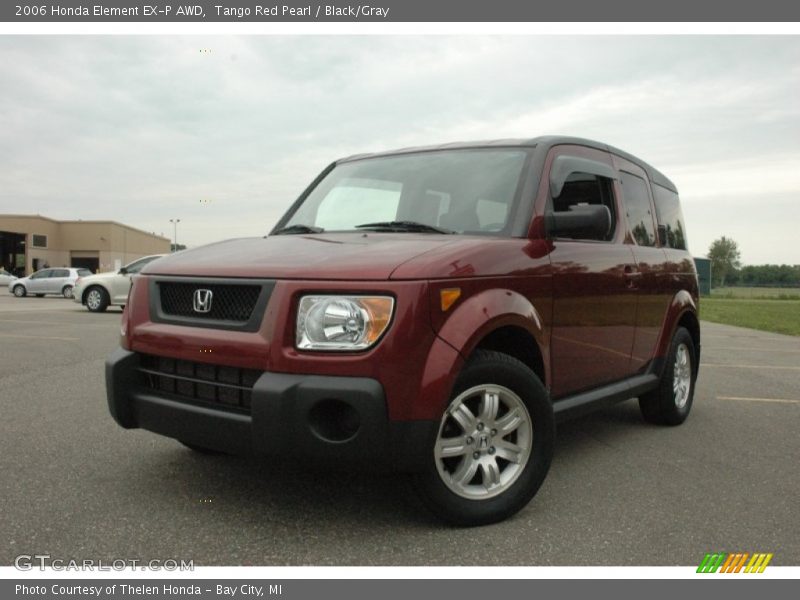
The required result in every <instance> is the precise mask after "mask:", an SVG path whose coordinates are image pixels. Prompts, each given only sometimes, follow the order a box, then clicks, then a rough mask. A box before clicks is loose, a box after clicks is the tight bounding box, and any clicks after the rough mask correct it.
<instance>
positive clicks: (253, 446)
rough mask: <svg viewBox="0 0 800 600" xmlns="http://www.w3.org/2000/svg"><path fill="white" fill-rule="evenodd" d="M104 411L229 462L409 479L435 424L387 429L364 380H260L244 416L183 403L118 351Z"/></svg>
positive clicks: (379, 400)
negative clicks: (289, 463)
mask: <svg viewBox="0 0 800 600" xmlns="http://www.w3.org/2000/svg"><path fill="white" fill-rule="evenodd" d="M106 391H107V397H108V406H109V410H110V412H111V415H112V416H113V418H114V420H115V421H116V422H117V423H118V424H119V425H121V426H122V427H124V428H126V429H131V428H136V427H140V428H142V429H146V430H149V431H152V432H155V433H159V434H161V435H165V436H168V437H172V438H175V439H178V440H181V441H183V442H187V443H189V444H194V445H198V446H202V447H206V448H211V449H216V450H221V451H225V452H230V453H234V454H265V455H273V456H284V457H286V458H293V459H296V458H302V459H309V460H311V461H313V462H315V463H319V464H325V465H331V466H337V465H343V464H344V465H353V464H355V465H359V466H363V467H369V468H378V469H386V468H389V469H395V470H404V471H416V470H420V469H422V468H424V466H425V464H426V463H427V462H428V461H429V460H430V456H429V455H431V454H432V445H431V444H432V442H433V439H434V436H435V433H436V428H437V426H438V423H436V422H435V421H391V420H390V419H389V418H388V415H387V408H386V401H385V398H384V391H383V387H382V386H381V384H380V383H379V382H378V381H376V380H374V379H370V378H365V377H338V376H323V375H298V374H289V373H272V372H264V373H263V374H261V376H260V377H259V378H258V379H257V380H256V382H255V384H254V386H253V388H252V394H251V399H250V407H249V412H248V413H246V414H245V413H243V412H236V411H231V410H225V409H224V408H222V407H215V406H209V405H207V404H203V403H200V402H197V403H195V402H187V401H186V400H185V399H181V398H178V397H176V396H174V395H172V394H168V393H163V392H160V391H158V390H154V389H152V388H150V387H148V386H146V385H144V382H143V375H142V372H141V371H140V355H139V354H137V353H135V352H129V351H127V350H125V349H123V348H118V349H117V350H115V351H114V352H113V353H112V355H111V356H110V357H109V358H108V359H107V361H106Z"/></svg>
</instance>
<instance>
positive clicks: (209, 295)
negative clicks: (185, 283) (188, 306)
mask: <svg viewBox="0 0 800 600" xmlns="http://www.w3.org/2000/svg"><path fill="white" fill-rule="evenodd" d="M213 299H214V293H213V292H212V291H211V290H202V289H198V290H195V291H194V296H193V297H192V307H193V308H194V312H199V313H207V312H209V311H210V310H211V301H212V300H213Z"/></svg>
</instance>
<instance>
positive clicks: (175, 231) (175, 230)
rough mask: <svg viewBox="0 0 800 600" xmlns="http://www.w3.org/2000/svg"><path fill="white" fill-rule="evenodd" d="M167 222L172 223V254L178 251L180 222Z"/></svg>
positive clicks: (178, 220)
mask: <svg viewBox="0 0 800 600" xmlns="http://www.w3.org/2000/svg"><path fill="white" fill-rule="evenodd" d="M169 222H170V223H172V239H173V243H172V251H173V252H177V251H178V223H180V222H181V220H180V219H170V220H169Z"/></svg>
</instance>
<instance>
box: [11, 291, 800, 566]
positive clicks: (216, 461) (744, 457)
mask: <svg viewBox="0 0 800 600" xmlns="http://www.w3.org/2000/svg"><path fill="white" fill-rule="evenodd" d="M120 314H121V312H120V310H119V309H110V310H109V311H108V312H107V313H105V314H90V313H89V312H88V311H86V310H85V308H82V307H79V306H78V305H77V304H75V303H73V302H71V301H68V300H64V299H61V298H24V299H16V298H13V297H11V296H9V295H8V294H7V293H6V291H5V290H0V348H2V352H0V356H2V360H0V407H1V408H2V413H1V414H2V419H0V457H2V458H0V481H2V486H0V500H1V501H2V502H1V504H0V540H2V547H0V564H5V565H8V564H12V563H13V560H14V557H15V556H17V555H20V554H37V553H38V554H50V555H51V556H52V557H54V558H62V559H84V558H94V559H104V560H111V559H118V558H124V559H142V560H149V559H175V558H177V559H184V560H188V559H193V560H194V561H195V564H196V565H299V564H304V565H307V564H311V565H590V564H596V565H696V564H698V563H699V562H700V560H701V559H702V558H703V556H704V554H705V553H706V552H711V551H726V552H735V551H743V552H772V553H774V555H775V556H774V558H773V561H772V564H775V565H797V564H800V519H799V518H798V516H800V512H799V511H798V506H800V505H799V504H798V497H800V471H799V470H798V465H800V436H799V435H798V431H800V338H793V337H788V336H781V335H776V334H769V333H762V332H757V331H753V330H747V329H740V328H735V327H728V326H722V325H714V324H711V323H703V328H702V331H703V354H702V363H703V364H702V367H701V372H700V378H699V381H698V387H697V393H696V395H695V404H694V408H693V410H692V414H691V416H690V418H689V420H688V421H687V422H686V423H685V424H684V425H683V426H681V427H677V428H660V427H655V426H650V425H647V424H645V423H644V422H643V421H642V420H641V418H640V416H639V410H638V406H637V404H636V402H635V401H627V402H624V403H622V404H618V405H616V406H614V407H612V408H610V409H607V410H605V411H603V412H600V413H597V414H594V415H592V416H589V417H586V418H583V419H580V420H577V421H572V422H569V423H565V424H563V425H561V426H559V431H558V441H557V446H556V456H555V460H554V462H553V465H552V468H551V470H550V474H549V476H548V478H547V480H546V481H545V483H544V485H543V487H542V489H541V491H540V492H539V494H538V495H537V497H536V498H535V499H534V501H533V502H532V503H531V504H530V505H529V506H528V507H527V508H526V509H524V510H523V511H522V512H521V513H519V514H518V515H517V516H516V517H514V518H513V519H511V520H509V521H507V522H504V523H501V524H497V525H492V526H488V527H483V528H480V529H456V528H452V527H447V526H444V525H442V524H440V523H438V522H437V521H436V520H434V519H433V518H432V517H430V516H429V515H428V514H427V513H426V512H425V511H424V510H423V509H422V508H421V507H420V506H419V505H418V504H417V503H416V501H415V499H414V497H413V495H412V494H411V493H410V491H409V489H408V488H409V482H408V480H407V479H406V478H404V477H398V476H393V475H390V474H381V475H375V474H363V473H358V472H345V473H332V472H327V471H325V472H322V471H319V470H313V469H312V468H309V467H308V466H306V465H299V464H285V463H284V464H282V463H277V462H275V461H270V460H264V459H259V460H256V459H247V458H237V457H209V456H202V455H197V454H195V453H193V452H191V451H189V450H187V449H185V448H184V447H182V446H181V445H180V444H178V443H177V442H174V441H171V440H169V439H166V438H161V437H158V436H156V435H153V434H150V433H148V432H145V431H141V430H134V431H124V430H122V429H120V428H119V427H118V426H117V425H116V424H115V423H114V422H113V421H112V420H111V418H110V417H109V415H108V413H107V409H106V401H105V392H104V379H103V361H104V358H105V356H106V355H107V354H108V353H109V352H111V350H112V349H113V348H114V347H115V346H116V344H117V340H118V335H119V320H120Z"/></svg>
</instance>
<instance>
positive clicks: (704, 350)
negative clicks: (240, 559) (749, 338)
mask: <svg viewBox="0 0 800 600" xmlns="http://www.w3.org/2000/svg"><path fill="white" fill-rule="evenodd" d="M708 350H722V351H727V350H752V351H753V352H783V353H790V354H791V353H800V349H798V350H789V349H786V348H746V347H744V346H742V347H739V348H737V347H734V346H726V347H719V348H718V347H716V346H711V347H709V346H703V352H707V351H708Z"/></svg>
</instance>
